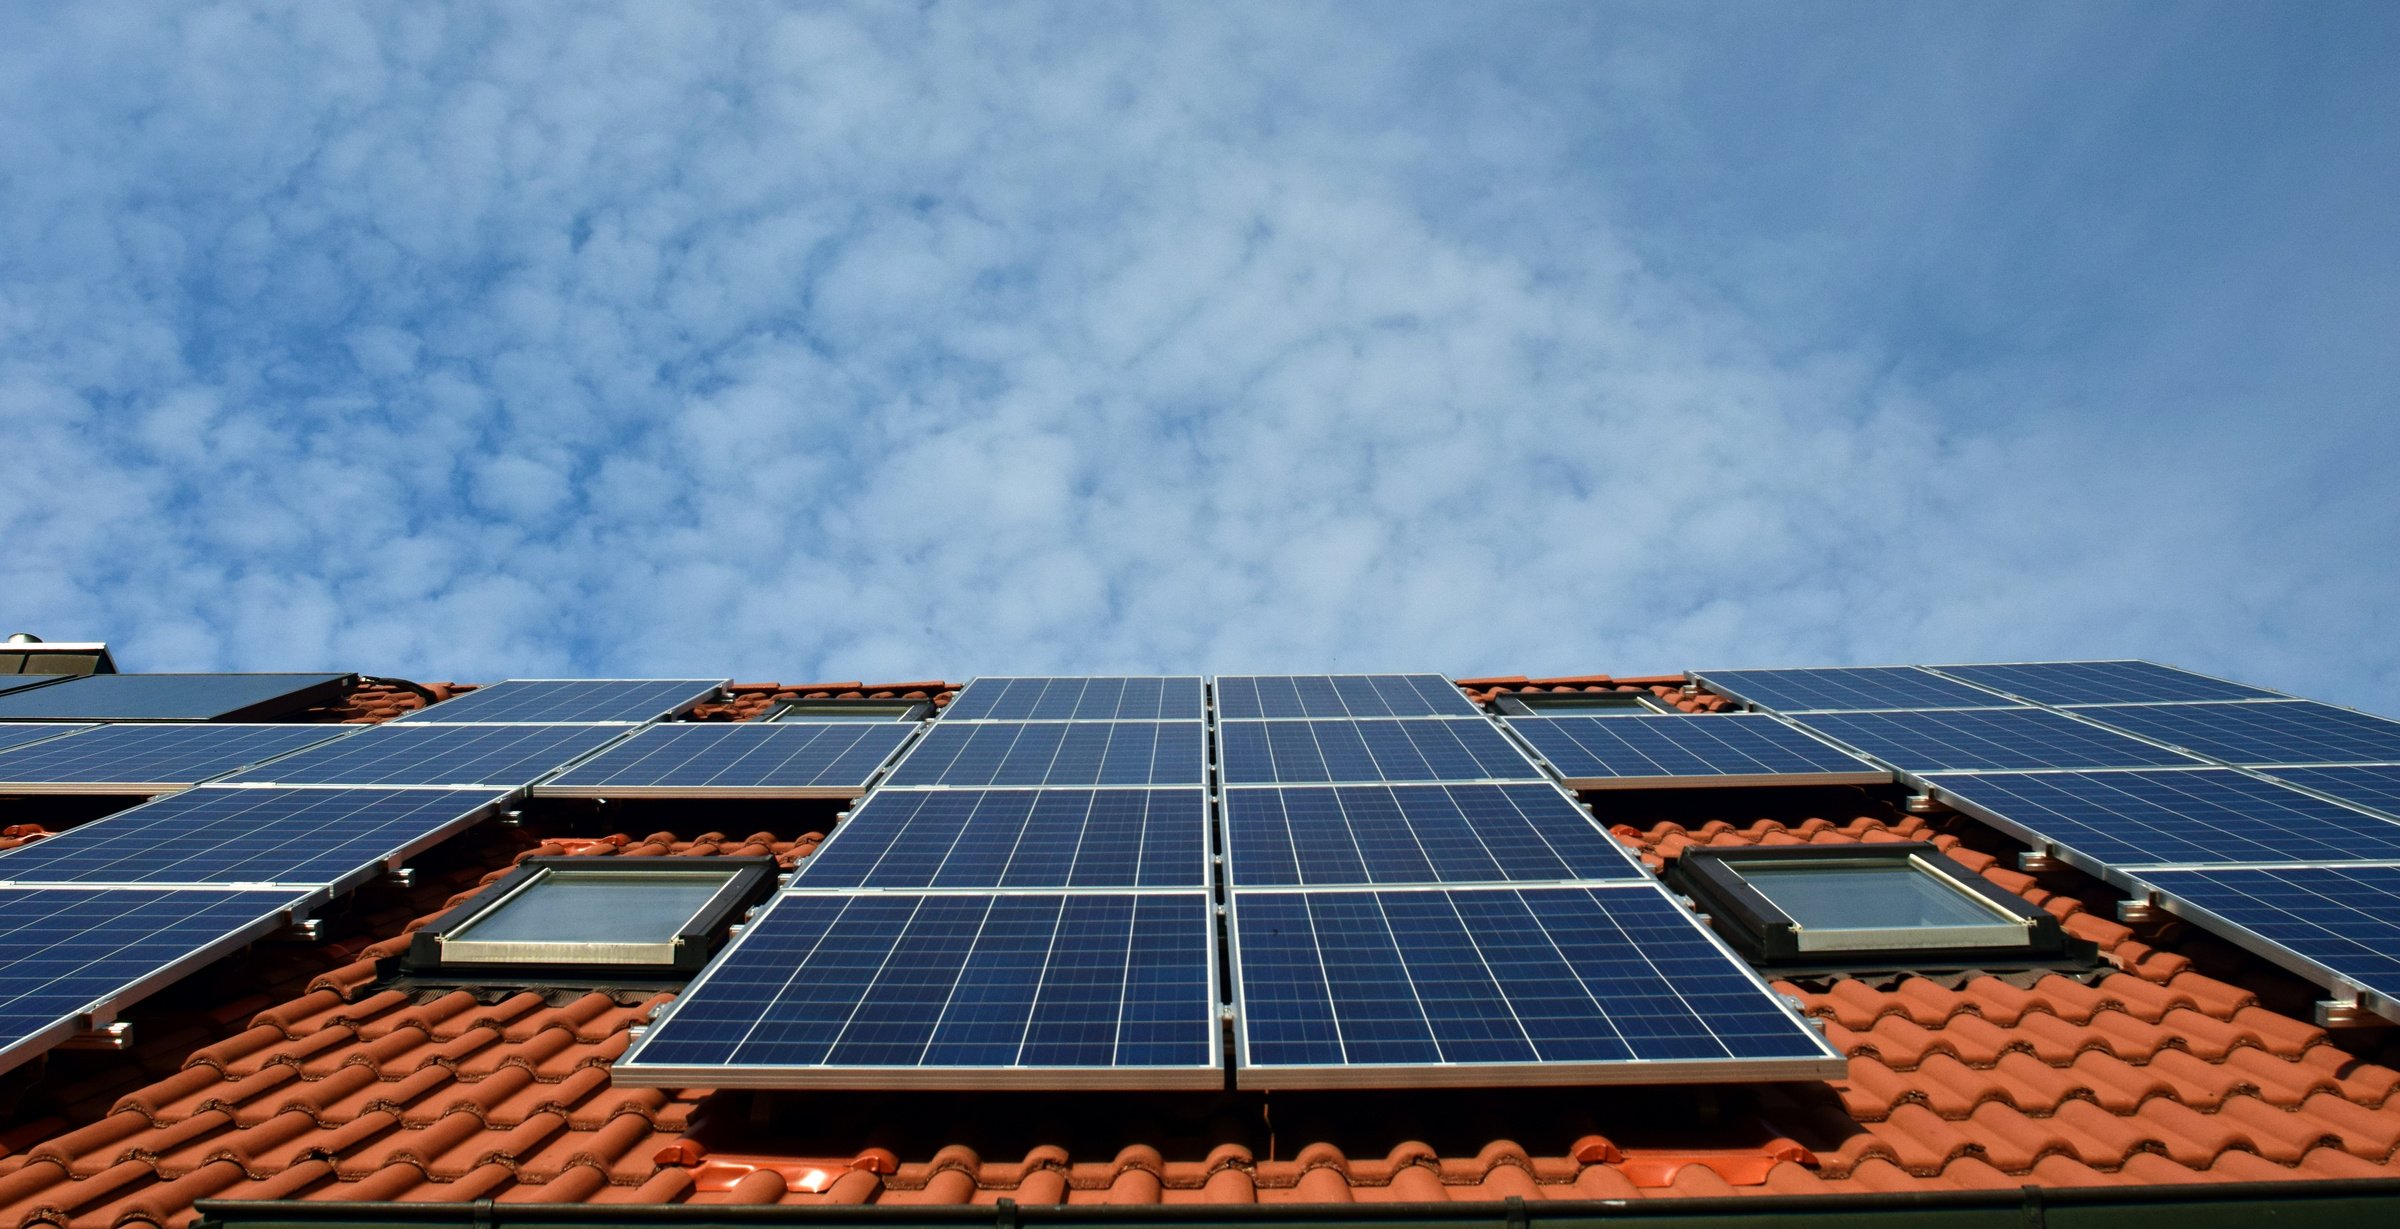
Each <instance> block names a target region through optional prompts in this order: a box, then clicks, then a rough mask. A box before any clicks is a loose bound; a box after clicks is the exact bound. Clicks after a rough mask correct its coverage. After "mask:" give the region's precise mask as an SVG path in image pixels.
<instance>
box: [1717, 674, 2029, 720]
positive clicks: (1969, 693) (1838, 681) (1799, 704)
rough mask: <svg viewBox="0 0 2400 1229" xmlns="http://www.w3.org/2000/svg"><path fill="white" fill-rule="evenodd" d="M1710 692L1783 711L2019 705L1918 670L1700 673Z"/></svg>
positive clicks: (2002, 697) (2004, 698)
mask: <svg viewBox="0 0 2400 1229" xmlns="http://www.w3.org/2000/svg"><path fill="white" fill-rule="evenodd" d="M1693 677H1695V678H1697V679H1699V680H1700V681H1701V682H1702V683H1704V684H1706V685H1707V686H1708V689H1709V690H1711V691H1715V692H1719V693H1721V694H1724V695H1729V696H1732V697H1733V698H1735V699H1737V700H1741V701H1744V702H1746V703H1750V704H1756V705H1758V706H1759V707H1761V708H1771V709H1774V710H1775V711H1776V712H1779V713H1806V712H1848V711H1864V710H1870V709H1897V708H2004V707H2008V706H2010V705H2013V704H2015V703H2016V701H2014V700H2011V699H2009V698H2007V697H2006V696H1996V695H1993V694H1992V693H1991V692H1988V691H1983V690H1981V689H1979V688H1974V687H1969V686H1967V685H1966V684H1965V683H1959V682H1954V681H1952V680H1950V679H1946V678H1943V677H1942V676H1940V675H1938V674H1933V673H1929V672H1927V671H1924V670H1920V669H1918V668H1916V667H1915V666H1832V667H1826V668H1821V669H1810V670H1702V671H1698V672H1695V674H1694V675H1693Z"/></svg>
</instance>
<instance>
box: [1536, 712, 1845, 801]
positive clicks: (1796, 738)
mask: <svg viewBox="0 0 2400 1229" xmlns="http://www.w3.org/2000/svg"><path fill="white" fill-rule="evenodd" d="M1508 724H1509V728H1510V729H1513V730H1515V731H1516V732H1517V733H1518V734H1520V735H1522V736H1523V737H1524V739H1525V741H1526V742H1528V743H1531V744H1532V745H1533V749H1534V751H1535V752H1536V753H1538V754H1539V755H1540V756H1541V757H1542V758H1543V759H1545V760H1548V761H1549V762H1550V766H1551V767H1552V768H1555V769H1557V770H1558V774H1559V776H1560V777H1561V778H1563V779H1564V780H1566V781H1567V782H1568V783H1569V784H1570V785H1572V786H1573V787H1574V788H1576V789H1597V788H1608V787H1634V786H1653V785H1668V784H1681V783H1688V784H1692V785H1740V784H1759V785H1765V784H1780V783H1785V782H1816V783H1821V784H1851V785H1871V784H1874V783H1876V782H1879V781H1889V780H1891V775H1892V774H1890V773H1889V772H1886V771H1884V770H1882V769H1879V768H1877V767H1875V766H1874V765H1872V764H1869V763H1867V762H1865V761H1863V760H1861V759H1859V758H1858V757H1856V756H1854V755H1851V754H1850V753H1849V752H1846V751H1843V750H1841V749H1840V748H1838V747H1834V746H1831V745H1829V744H1827V743H1825V742H1823V741H1822V740H1819V739H1816V738H1812V737H1810V736H1809V735H1808V734H1806V733H1803V732H1802V731H1799V730H1795V729H1793V728H1792V727H1790V726H1788V725H1785V724H1784V723H1782V722H1780V721H1777V720H1776V719H1775V718H1773V717H1768V716H1765V715H1763V714H1727V715H1717V716H1688V717H1512V718H1510V719H1509V723H1508Z"/></svg>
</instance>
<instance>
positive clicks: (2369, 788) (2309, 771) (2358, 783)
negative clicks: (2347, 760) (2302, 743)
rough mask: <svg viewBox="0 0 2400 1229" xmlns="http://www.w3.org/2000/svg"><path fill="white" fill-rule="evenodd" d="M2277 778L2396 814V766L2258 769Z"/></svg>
mask: <svg viewBox="0 0 2400 1229" xmlns="http://www.w3.org/2000/svg"><path fill="white" fill-rule="evenodd" d="M2262 771H2265V772H2267V773H2268V775H2270V776H2272V777H2274V778H2275V779H2276V780H2278V781H2288V782H2290V783H2291V784H2293V785H2297V786H2299V787H2301V788H2302V789H2313V790H2315V791H2317V792H2318V793H2320V794H2325V795H2327V796H2329V797H2333V798H2339V799H2341V800H2342V801H2344V802H2347V803H2349V804H2351V805H2352V806H2362V807H2372V808H2374V809H2375V810H2378V811H2381V812H2383V813H2384V814H2386V815H2390V816H2394V817H2400V765H2394V764H2353V765H2346V766H2344V767H2340V768H2274V769H2265V770H2262Z"/></svg>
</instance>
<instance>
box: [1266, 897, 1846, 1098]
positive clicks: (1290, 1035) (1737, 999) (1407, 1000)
mask: <svg viewBox="0 0 2400 1229" xmlns="http://www.w3.org/2000/svg"><path fill="white" fill-rule="evenodd" d="M1233 934H1234V970H1235V982H1236V994H1237V998H1238V1007H1237V1013H1236V1018H1237V1020H1238V1021H1239V1024H1240V1035H1241V1050H1240V1054H1239V1063H1238V1065H1237V1067H1236V1082H1237V1083H1238V1084H1239V1086H1241V1087H1244V1088H1307V1087H1339V1086H1344V1085H1362V1084H1379V1083H1388V1082H1390V1080H1391V1079H1392V1076H1393V1075H1394V1073H1396V1072H1398V1071H1406V1072H1407V1073H1408V1079H1407V1082H1409V1083H1411V1084H1563V1083H1574V1084H1584V1083H1606V1082H1651V1081H1657V1080H1661V1079H1670V1078H1672V1079H1681V1080H1695V1081H1697V1080H1712V1079H1713V1080H1749V1079H1771V1078H1795V1079H1815V1078H1825V1077H1826V1076H1828V1075H1830V1074H1838V1073H1839V1072H1840V1070H1841V1069H1842V1066H1841V1063H1842V1060H1841V1059H1840V1058H1839V1057H1838V1056H1837V1055H1835V1054H1834V1052H1833V1051H1832V1049H1831V1048H1830V1047H1828V1046H1827V1044H1826V1043H1825V1041H1824V1039H1823V1038H1821V1037H1819V1036H1817V1034H1816V1033H1815V1032H1814V1031H1812V1030H1811V1029H1810V1028H1809V1027H1808V1026H1807V1025H1806V1024H1804V1023H1802V1022H1801V1021H1800V1020H1799V1019H1798V1018H1797V1017H1796V1016H1795V1015H1793V1013H1792V1012H1791V1010H1790V1008H1789V1007H1787V1006H1786V1005H1785V1004H1784V1003H1783V1002H1782V1001H1781V1000H1780V999H1778V998H1776V997H1775V995H1774V994H1773V993H1772V992H1770V991H1769V990H1768V989H1767V987H1766V986H1765V985H1764V984H1763V983H1761V982H1760V981H1759V980H1758V979H1757V978H1756V976H1755V975H1753V974H1752V973H1751V972H1750V971H1749V969H1748V968H1747V967H1746V966H1744V965H1742V964H1740V963H1739V962H1738V961H1736V960H1735V959H1734V958H1733V957H1732V956H1731V955H1730V954H1729V953H1727V952H1726V951H1725V950H1724V949H1723V948H1722V947H1720V946H1718V945H1717V944H1716V943H1715V941H1714V940H1713V939H1711V938H1710V937H1709V936H1708V935H1707V934H1706V932H1704V931H1703V930H1701V928H1700V926H1699V924H1698V923H1697V922H1696V921H1695V920H1694V919H1693V918H1692V917H1691V915H1690V914H1689V913H1688V912H1686V911H1685V910H1684V909H1683V908H1682V907H1681V906H1679V905H1677V904H1676V903H1675V902H1674V901H1673V900H1671V899H1669V898H1668V897H1667V896H1666V895H1665V894H1664V893H1663V892H1660V891H1658V890H1655V889H1654V888H1652V887H1647V886H1642V887H1618V888H1581V887H1556V888H1504V889H1490V888H1477V889H1460V888H1438V889H1437V888H1411V889H1377V890H1372V891H1357V892H1279V891H1249V892H1240V893H1236V894H1235V895H1234V897H1233Z"/></svg>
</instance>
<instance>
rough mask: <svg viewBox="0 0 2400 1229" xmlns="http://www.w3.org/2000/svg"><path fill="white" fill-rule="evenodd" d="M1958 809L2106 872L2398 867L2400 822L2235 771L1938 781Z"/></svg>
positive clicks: (2026, 775) (2029, 775)
mask: <svg viewBox="0 0 2400 1229" xmlns="http://www.w3.org/2000/svg"><path fill="white" fill-rule="evenodd" d="M1926 782H1927V783H1928V784H1930V785H1932V786H1933V787H1935V788H1936V789H1938V790H1940V791H1941V793H1942V794H1943V795H1944V796H1945V797H1946V798H1947V799H1948V800H1949V801H1951V802H1953V803H1954V804H1963V805H1964V806H1966V807H1967V808H1968V809H1971V810H1974V811H1977V812H1979V813H1982V814H1984V815H1986V816H1987V817H1989V818H1992V819H1995V820H1997V821H1998V822H1999V825H2000V826H2001V827H2002V828H2004V829H2009V830H2012V831H2013V832H2014V833H2015V834H2016V835H2019V836H2021V837H2024V838H2026V839H2028V840H2032V841H2035V842H2044V841H2047V842H2053V843H2056V844H2058V845H2061V846H2064V847H2066V848H2067V849H2068V850H2070V851H2072V852H2074V853H2078V854H2081V855H2083V856H2084V857H2085V858H2088V859H2092V860H2094V861H2096V862H2098V863H2101V864H2103V865H2102V866H2100V867H2097V868H2094V869H2103V870H2104V869H2107V868H2110V867H2114V868H2118V869H2135V868H2139V867H2144V866H2176V865H2212V864H2216V865H2238V864H2242V863H2276V862H2361V861H2368V862H2371V861H2400V823H2394V822H2392V821H2391V820H2387V819H2380V818H2377V817H2376V816H2373V815H2368V814H2365V813H2363V812H2360V811H2355V810H2352V809H2350V808H2349V807H2345V806H2341V805H2339V804H2336V803H2331V802H2327V801H2325V800H2323V799H2321V798H2315V797H2311V796H2310V795H2307V794H2303V793H2301V792H2300V791H2298V790H2294V789H2286V788H2284V787H2283V786H2280V785H2277V784H2275V783H2273V782H2271V781H2262V780H2259V779H2258V778H2256V777H2253V776H2249V775H2247V774H2244V773H2239V772H2235V771H2233V770H2232V769H2229V768H2202V769H2196V770H2190V771H2176V770H2152V771H2147V772H2060V773H2048V772H2045V773H2006V774H2001V775H1998V776H1975V775H1965V776H1949V775H1935V776H1931V777H1928V778H1926Z"/></svg>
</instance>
